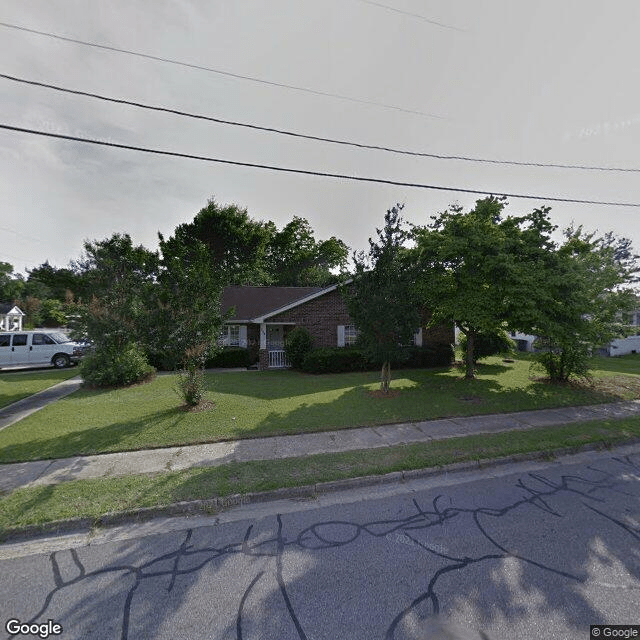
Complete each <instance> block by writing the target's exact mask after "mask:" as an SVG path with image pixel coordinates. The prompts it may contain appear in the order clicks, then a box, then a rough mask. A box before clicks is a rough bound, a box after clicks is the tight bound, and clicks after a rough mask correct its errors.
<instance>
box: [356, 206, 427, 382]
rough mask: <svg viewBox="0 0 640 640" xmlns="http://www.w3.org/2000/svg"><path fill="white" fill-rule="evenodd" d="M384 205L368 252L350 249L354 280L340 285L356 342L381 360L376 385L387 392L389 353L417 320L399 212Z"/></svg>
mask: <svg viewBox="0 0 640 640" xmlns="http://www.w3.org/2000/svg"><path fill="white" fill-rule="evenodd" d="M402 208H403V205H400V204H398V205H396V206H395V207H393V208H391V209H389V210H388V211H387V213H386V215H385V217H384V222H385V224H384V228H383V229H376V233H377V235H378V240H377V242H374V241H373V240H372V239H371V238H370V239H369V252H368V254H367V255H365V254H364V252H359V253H355V254H354V256H353V259H354V263H355V275H354V277H353V284H352V285H351V286H350V287H348V288H346V289H345V297H346V301H347V307H348V309H349V314H350V315H351V317H352V318H353V321H354V322H355V324H356V327H357V328H358V331H359V341H360V343H361V344H362V345H363V346H364V347H365V349H366V350H367V351H368V352H369V353H370V354H372V355H373V356H374V357H376V358H377V359H379V360H381V361H382V375H381V389H382V391H383V392H384V393H388V391H389V386H390V383H391V365H390V362H391V358H392V357H393V355H394V354H396V353H398V351H399V350H400V348H401V346H402V345H407V344H409V343H410V341H411V338H412V336H413V333H414V331H415V330H416V328H417V327H418V326H419V325H420V316H419V313H418V305H417V303H416V297H415V291H414V286H413V282H412V278H411V272H410V270H409V268H408V263H407V261H406V250H405V249H404V248H403V243H404V242H405V240H406V239H407V237H408V233H407V231H406V230H405V229H404V228H403V221H402V218H401V217H400V211H401V210H402Z"/></svg>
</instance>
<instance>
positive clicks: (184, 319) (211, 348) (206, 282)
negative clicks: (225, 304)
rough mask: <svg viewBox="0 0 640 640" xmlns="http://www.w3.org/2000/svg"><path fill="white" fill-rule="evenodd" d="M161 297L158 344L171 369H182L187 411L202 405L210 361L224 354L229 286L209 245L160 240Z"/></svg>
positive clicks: (157, 317)
mask: <svg viewBox="0 0 640 640" xmlns="http://www.w3.org/2000/svg"><path fill="white" fill-rule="evenodd" d="M159 241H160V252H161V260H160V271H159V276H158V285H159V297H158V303H157V306H156V308H155V311H154V314H153V316H154V322H153V325H152V326H153V327H154V329H155V331H156V332H157V335H156V336H154V339H153V342H155V343H156V344H158V345H161V351H162V356H163V357H164V359H165V362H168V363H170V365H171V368H180V369H181V373H180V377H179V384H178V386H179V389H178V390H179V392H180V393H181V395H182V396H183V398H184V400H185V402H186V404H187V405H191V406H195V405H198V404H199V403H200V401H201V399H202V392H203V380H202V372H203V369H204V364H205V362H206V360H207V359H208V358H209V357H211V356H212V355H214V354H215V353H216V352H217V350H218V349H219V348H220V347H219V346H218V338H219V337H220V333H221V331H222V325H223V322H224V320H225V316H223V314H222V313H221V307H220V298H221V295H222V289H223V286H224V281H223V279H222V278H221V276H220V274H219V273H218V272H217V271H216V270H215V269H212V268H211V264H210V258H209V251H208V249H207V247H206V245H205V244H204V243H203V242H199V241H193V240H192V241H190V242H189V243H188V246H187V245H186V244H185V243H184V242H183V241H182V239H181V238H179V237H172V238H168V239H166V240H165V238H164V237H163V236H162V235H161V234H159Z"/></svg>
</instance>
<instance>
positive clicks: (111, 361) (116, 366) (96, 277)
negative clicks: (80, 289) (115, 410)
mask: <svg viewBox="0 0 640 640" xmlns="http://www.w3.org/2000/svg"><path fill="white" fill-rule="evenodd" d="M76 268H77V270H78V272H79V273H81V274H82V276H83V277H84V278H85V279H86V282H87V283H89V286H90V290H91V292H92V298H91V300H90V301H88V302H87V303H85V304H83V305H81V306H80V307H79V319H78V322H77V326H76V327H75V332H76V335H81V336H84V337H87V338H88V339H89V340H91V341H92V342H93V343H94V345H95V353H94V354H93V355H92V356H91V357H88V358H86V359H85V362H83V369H82V372H83V375H84V377H85V380H87V381H89V382H91V383H93V384H96V385H98V386H100V385H118V384H129V383H132V382H137V381H138V380H139V379H141V378H144V377H146V376H147V375H148V374H149V371H150V369H149V366H148V364H147V363H146V361H145V357H144V347H145V343H146V340H147V337H148V334H147V328H148V327H149V322H148V320H149V308H150V307H152V305H153V304H154V299H155V296H156V280H157V274H158V254H157V252H153V251H149V250H148V249H146V248H145V247H143V246H142V245H139V246H134V245H133V242H132V240H131V237H130V236H129V235H128V234H119V233H116V234H113V235H112V236H111V237H110V238H107V239H105V240H100V241H94V242H85V244H84V256H83V257H82V258H81V259H80V260H79V261H78V262H77V263H76Z"/></svg>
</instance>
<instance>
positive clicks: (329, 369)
mask: <svg viewBox="0 0 640 640" xmlns="http://www.w3.org/2000/svg"><path fill="white" fill-rule="evenodd" d="M452 361H453V347H452V346H451V345H436V346H433V347H428V346H427V347H404V348H403V349H401V350H400V351H399V352H398V353H397V354H396V355H395V356H394V357H393V358H392V359H391V368H392V369H424V368H428V367H448V366H449V365H450V364H451V363H452ZM380 366H382V362H381V361H378V360H376V359H375V358H372V357H370V356H369V355H368V354H367V353H366V352H365V351H363V350H361V349H352V348H348V347H347V348H341V347H336V348H328V347H326V348H322V349H314V350H313V351H311V352H309V353H308V354H307V355H306V356H305V358H304V360H303V361H302V365H301V367H300V369H301V370H302V371H305V372H306V373H345V372H349V371H372V370H375V369H378V368H379V367H380Z"/></svg>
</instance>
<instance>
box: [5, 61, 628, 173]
mask: <svg viewBox="0 0 640 640" xmlns="http://www.w3.org/2000/svg"><path fill="white" fill-rule="evenodd" d="M0 78H2V79H4V80H11V81H13V82H20V83H22V84H28V85H32V86H34V87H43V88H45V89H53V90H54V91H60V92H62V93H70V94H73V95H78V96H84V97H87V98H95V99H97V100H103V101H105V102H113V103H116V104H126V105H128V106H131V107H138V108H140V109H148V110H150V111H160V112H162V113H171V114H173V115H177V116H182V117H185V118H193V119H195V120H206V121H208V122H216V123H218V124H228V125H231V126H234V127H244V128H246V129H254V130H256V131H266V132H268V133H277V134H280V135H284V136H290V137H293V138H303V139H306V140H315V141H318V142H330V143H332V144H339V145H343V146H348V147H358V148H360V149H373V150H375V151H386V152H388V153H396V154H400V155H406V156H413V157H419V158H434V159H436V160H461V161H465V162H480V163H487V164H503V165H515V166H522V167H551V168H555V169H582V170H585V171H618V172H627V173H640V169H628V168H623V167H600V166H592V165H582V164H560V163H552V162H519V161H517V160H494V159H491V158H472V157H468V156H454V155H443V154H437V153H426V152H422V151H409V150H406V149H397V148H393V147H384V146H380V145H375V144H366V143H363V142H353V141H349V140H340V139H337V138H325V137H322V136H314V135H310V134H305V133H298V132H295V131H288V130H286V129H276V128H274V127H263V126H260V125H257V124H251V123H248V122H237V121H234V120H224V119H222V118H215V117H213V116H205V115H202V114H197V113H189V112H187V111H180V110H178V109H170V108H168V107H158V106H156V105H150V104H145V103H142V102H134V101H131V100H124V99H121V98H113V97H110V96H105V95H101V94H99V93H89V92H88V91H80V90H77V89H68V88H66V87H61V86H59V85H55V84H48V83H45V82H37V81H35V80H27V79H26V78H19V77H17V76H10V75H7V74H4V73H0Z"/></svg>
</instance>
